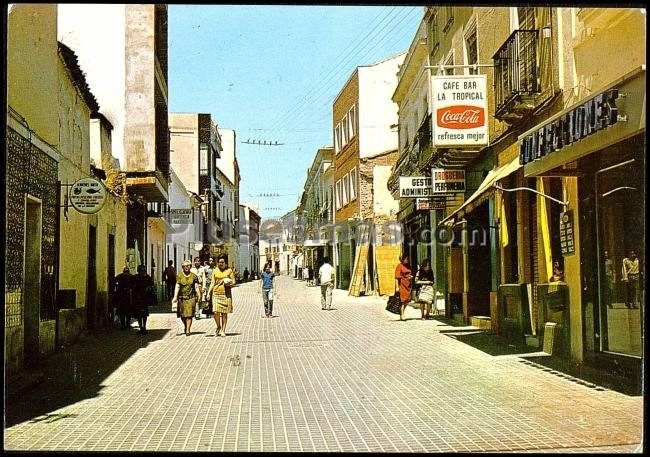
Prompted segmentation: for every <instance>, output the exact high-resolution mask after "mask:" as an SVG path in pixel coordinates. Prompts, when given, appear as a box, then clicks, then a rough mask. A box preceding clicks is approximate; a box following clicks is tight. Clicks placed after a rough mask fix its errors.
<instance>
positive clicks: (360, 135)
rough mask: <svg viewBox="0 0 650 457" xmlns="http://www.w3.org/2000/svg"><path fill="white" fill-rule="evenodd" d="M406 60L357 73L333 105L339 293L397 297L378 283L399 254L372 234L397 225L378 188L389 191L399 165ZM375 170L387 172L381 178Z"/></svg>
mask: <svg viewBox="0 0 650 457" xmlns="http://www.w3.org/2000/svg"><path fill="white" fill-rule="evenodd" d="M405 55H406V53H401V54H398V55H396V56H393V57H390V58H388V59H384V60H382V61H380V62H378V63H376V64H373V65H365V66H359V67H357V68H356V70H355V71H354V72H353V73H352V75H351V76H350V78H349V79H348V81H347V82H346V84H345V85H344V86H343V88H342V89H341V91H340V92H339V93H338V95H337V96H336V98H335V99H334V102H333V105H332V112H333V118H332V121H333V131H334V158H333V163H334V176H333V181H334V209H335V211H334V224H335V226H336V228H335V234H334V264H335V265H336V287H337V288H341V289H349V290H350V294H352V295H359V294H361V293H365V294H371V293H381V294H384V293H392V292H393V290H392V288H389V289H386V290H380V289H379V283H378V282H377V280H376V278H377V277H380V276H384V275H385V274H387V272H389V270H391V269H392V271H393V272H394V268H395V265H396V264H397V262H398V260H397V258H396V257H395V258H393V257H394V251H395V250H396V249H395V247H394V245H392V244H389V243H385V239H383V240H381V244H375V242H374V241H373V236H372V233H373V232H374V230H375V227H376V225H380V224H382V223H383V222H384V221H387V220H390V219H392V216H391V210H392V209H394V208H395V203H394V202H392V201H391V200H392V197H391V196H390V195H388V194H387V193H385V192H377V193H374V192H373V188H374V187H375V186H378V187H381V188H382V189H383V188H384V187H386V185H387V180H388V174H387V173H388V170H389V169H390V167H392V166H393V165H394V164H395V162H396V160H397V150H398V134H397V130H396V129H395V126H396V125H397V120H398V115H397V104H395V103H394V102H393V101H392V100H391V96H392V94H393V92H394V91H395V87H396V86H397V72H398V70H399V66H400V65H401V64H402V62H403V61H404V57H405ZM375 167H384V171H383V172H378V173H377V174H375ZM375 177H377V179H379V182H374V179H375ZM377 199H379V200H382V201H383V202H382V203H380V202H379V201H377V207H378V209H379V210H380V211H381V212H382V215H381V216H379V215H377V217H375V214H374V208H375V200H377ZM384 200H385V201H384ZM384 251H386V253H384ZM391 274H392V273H391Z"/></svg>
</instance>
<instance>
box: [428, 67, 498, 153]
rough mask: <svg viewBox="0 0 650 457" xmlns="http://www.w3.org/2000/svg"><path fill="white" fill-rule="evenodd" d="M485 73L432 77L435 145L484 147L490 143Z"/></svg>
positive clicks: (439, 146)
mask: <svg viewBox="0 0 650 457" xmlns="http://www.w3.org/2000/svg"><path fill="white" fill-rule="evenodd" d="M486 88H487V79H486V76H485V75H466V76H463V75H459V76H453V75H446V76H432V77H431V90H432V91H431V95H432V96H431V113H432V120H433V145H434V146H435V147H438V148H441V147H448V148H458V147H472V148H473V147H483V146H485V145H487V144H488V123H487V89H486Z"/></svg>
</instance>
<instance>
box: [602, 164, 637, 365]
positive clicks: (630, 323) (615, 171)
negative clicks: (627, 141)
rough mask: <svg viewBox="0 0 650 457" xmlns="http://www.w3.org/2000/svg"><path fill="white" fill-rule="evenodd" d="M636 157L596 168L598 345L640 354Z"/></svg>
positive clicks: (603, 349) (617, 351) (610, 350)
mask: <svg viewBox="0 0 650 457" xmlns="http://www.w3.org/2000/svg"><path fill="white" fill-rule="evenodd" d="M644 184H645V183H644V176H643V163H642V161H641V159H640V158H638V157H637V158H629V159H627V160H622V161H619V162H617V163H614V164H613V165H609V166H606V167H603V168H601V169H599V170H597V171H596V173H595V184H594V189H595V199H596V221H597V224H598V232H597V246H598V249H597V251H598V254H597V255H598V268H597V272H598V290H599V294H598V299H599V300H598V301H599V306H598V317H599V326H600V329H601V339H600V346H601V347H600V350H601V351H605V352H614V353H619V354H625V355H630V356H637V357H640V356H641V355H642V337H643V335H642V323H643V307H644V303H645V292H644V290H643V276H644V260H645V259H644V258H643V254H644V252H645V241H644V233H645V221H644V217H643V213H644V199H645V195H644Z"/></svg>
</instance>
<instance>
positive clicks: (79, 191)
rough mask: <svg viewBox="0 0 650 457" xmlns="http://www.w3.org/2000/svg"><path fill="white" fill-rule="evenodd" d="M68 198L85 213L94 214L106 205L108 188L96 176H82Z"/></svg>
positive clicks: (73, 205)
mask: <svg viewBox="0 0 650 457" xmlns="http://www.w3.org/2000/svg"><path fill="white" fill-rule="evenodd" d="M68 198H69V199H70V204H71V205H72V207H73V208H74V209H76V210H77V211H79V212H80V213H84V214H94V213H96V212H97V211H99V210H100V209H102V206H104V202H105V201H106V188H105V187H104V185H103V184H102V183H101V182H100V181H98V180H97V179H95V178H81V179H79V180H77V181H75V183H74V184H73V185H72V187H71V188H70V193H69V196H68Z"/></svg>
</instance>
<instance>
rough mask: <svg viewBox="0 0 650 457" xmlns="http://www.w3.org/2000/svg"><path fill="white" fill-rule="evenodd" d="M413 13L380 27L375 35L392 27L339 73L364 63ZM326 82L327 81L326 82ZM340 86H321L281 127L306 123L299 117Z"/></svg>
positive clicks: (397, 17) (406, 11) (348, 62)
mask: <svg viewBox="0 0 650 457" xmlns="http://www.w3.org/2000/svg"><path fill="white" fill-rule="evenodd" d="M414 13H417V10H415V9H413V10H405V11H404V14H402V15H401V16H396V17H394V18H393V19H392V21H391V22H389V23H387V24H385V25H384V27H382V28H381V29H380V30H378V31H377V34H379V33H381V32H382V31H384V30H385V29H386V28H387V27H389V26H391V25H392V26H393V27H392V28H391V29H390V31H389V32H387V33H384V34H383V39H380V40H379V41H374V45H373V46H371V47H370V48H367V49H361V50H360V51H359V53H357V54H356V55H355V56H352V57H354V58H356V60H355V61H352V60H350V59H348V61H346V62H345V63H341V64H339V65H338V67H339V69H340V70H341V72H342V71H345V70H347V71H348V72H349V71H351V70H349V69H348V67H347V66H346V65H348V64H351V63H355V62H357V63H358V62H364V59H365V58H366V57H367V56H368V55H369V54H370V53H371V52H372V51H374V50H376V49H377V48H378V47H379V45H380V44H383V43H384V42H385V41H386V40H387V39H389V37H390V32H392V31H394V30H395V29H397V28H398V27H399V26H400V24H402V23H403V22H404V21H405V20H406V19H407V18H409V17H412V16H413V14H414ZM373 38H374V37H373ZM364 50H365V54H363V55H360V53H361V52H363V51H364ZM341 72H339V73H341ZM340 76H341V77H345V76H346V75H345V74H344V73H341V74H340ZM330 80H331V78H330ZM328 81H329V80H328ZM340 84H341V82H340V81H331V83H330V84H329V85H327V86H322V87H321V88H320V90H318V91H316V92H315V93H313V94H310V95H309V96H307V97H305V98H304V99H303V103H302V104H300V105H299V106H297V107H294V109H293V110H292V111H290V112H288V113H287V114H286V115H285V118H284V119H285V120H284V123H283V124H282V125H283V126H284V125H286V123H287V122H288V121H289V120H290V119H300V120H301V122H306V121H308V120H309V119H310V118H304V117H301V116H303V115H304V113H305V112H306V111H308V110H309V109H313V107H314V105H319V104H321V103H322V102H323V101H325V97H328V98H329V97H333V96H334V94H333V91H334V90H336V87H335V86H337V85H340ZM327 102H328V106H329V102H330V100H329V99H328V100H327ZM317 112H318V111H316V110H313V113H317ZM278 130H280V131H283V130H285V129H282V128H278Z"/></svg>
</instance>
